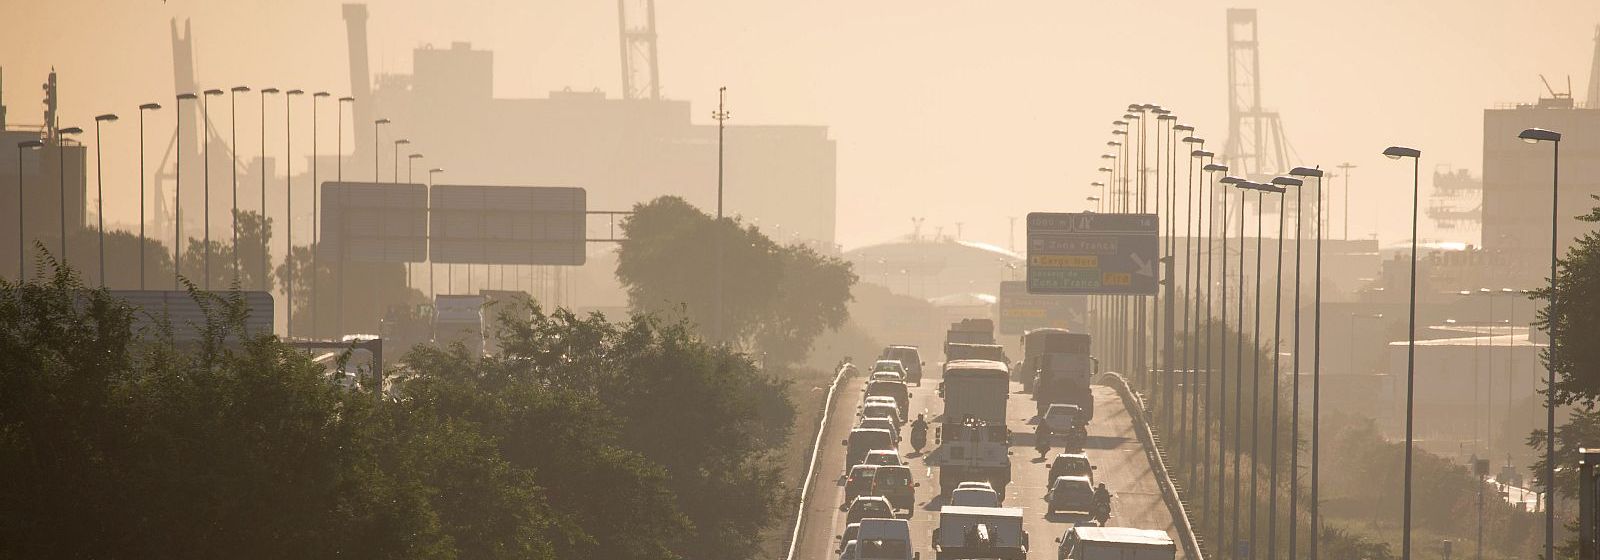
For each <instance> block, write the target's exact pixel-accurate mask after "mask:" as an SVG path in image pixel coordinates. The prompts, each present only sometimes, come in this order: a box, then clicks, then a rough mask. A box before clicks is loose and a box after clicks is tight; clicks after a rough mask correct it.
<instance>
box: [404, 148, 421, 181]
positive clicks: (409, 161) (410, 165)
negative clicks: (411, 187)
mask: <svg viewBox="0 0 1600 560" xmlns="http://www.w3.org/2000/svg"><path fill="white" fill-rule="evenodd" d="M419 159H422V154H411V155H408V156H406V182H407V183H410V182H411V172H412V171H414V170H415V168H416V163H417V160H419Z"/></svg>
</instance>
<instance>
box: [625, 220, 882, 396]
mask: <svg viewBox="0 0 1600 560" xmlns="http://www.w3.org/2000/svg"><path fill="white" fill-rule="evenodd" d="M633 212H634V213H633V215H632V216H631V217H629V218H628V220H627V221H626V222H624V224H623V231H624V232H625V233H626V237H627V239H626V240H624V241H622V243H621V247H620V249H619V251H618V263H617V279H618V280H619V281H621V283H622V285H623V287H624V288H626V289H627V291H628V299H629V301H630V304H631V306H632V307H633V309H635V310H637V311H652V312H665V313H678V314H682V315H683V316H684V317H687V318H688V319H689V320H690V321H691V322H692V323H693V324H694V325H697V327H698V328H699V330H700V331H701V332H702V333H704V335H705V336H706V337H707V338H711V339H714V340H723V341H728V342H733V343H736V344H739V345H741V346H742V347H746V348H750V349H752V350H753V351H755V352H759V353H762V354H764V357H765V359H767V360H770V361H771V362H773V363H777V364H790V363H794V362H797V361H799V360H802V359H804V358H805V356H806V355H807V354H808V353H809V352H810V350H811V344H812V342H813V341H815V340H816V338H817V337H818V336H819V335H821V334H822V333H823V332H824V331H826V330H830V329H836V328H838V327H839V326H841V325H843V324H844V322H845V320H846V319H847V318H848V317H849V310H848V308H847V305H848V303H849V302H850V300H851V296H850V288H851V286H853V285H854V284H855V283H856V280H857V277H856V275H855V273H854V272H853V271H851V269H850V264H849V263H848V262H845V261H844V260H842V259H839V258H837V257H831V256H827V255H823V254H821V253H818V252H817V251H815V250H813V249H812V248H810V247H807V246H804V245H781V244H779V243H776V242H774V241H773V240H772V239H770V238H768V237H767V236H766V235H764V234H762V233H761V230H760V229H759V228H757V227H755V226H753V225H746V224H741V223H740V222H739V221H738V220H736V219H732V218H724V219H722V220H720V221H719V220H717V219H715V218H713V217H711V216H710V215H707V214H706V213H704V212H702V211H700V210H699V209H698V208H695V207H694V206H692V205H690V204H689V203H688V202H686V201H684V200H683V199H682V198H678V197H675V196H664V197H661V198H657V199H655V200H652V201H650V202H646V203H641V204H638V205H635V206H634V209H633ZM719 242H720V247H721V248H720V251H721V253H722V262H723V265H722V272H721V289H722V294H723V296H722V297H723V301H722V317H721V318H722V321H721V329H722V332H721V333H718V332H716V330H717V320H716V319H717V315H716V309H717V304H716V298H717V290H718V274H717V254H718V251H719V249H718V245H719Z"/></svg>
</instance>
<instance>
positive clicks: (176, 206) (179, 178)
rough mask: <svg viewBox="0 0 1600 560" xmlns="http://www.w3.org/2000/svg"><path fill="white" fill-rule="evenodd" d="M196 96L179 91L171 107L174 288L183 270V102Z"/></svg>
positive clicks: (179, 285)
mask: <svg viewBox="0 0 1600 560" xmlns="http://www.w3.org/2000/svg"><path fill="white" fill-rule="evenodd" d="M198 98H199V96H198V95H195V94H193V93H180V94H178V98H177V101H176V102H175V105H176V106H175V107H173V108H174V109H175V110H177V111H178V121H177V122H178V132H177V139H176V142H177V149H176V150H173V151H174V152H176V153H177V154H178V155H177V158H178V159H177V163H176V165H174V166H173V169H172V175H173V177H174V179H173V185H174V187H173V194H172V208H173V212H172V215H173V218H174V219H173V220H172V289H174V290H178V289H182V285H181V284H180V283H179V282H178V277H179V276H181V275H182V273H181V272H180V271H182V270H183V266H182V263H181V262H180V261H179V257H180V256H181V255H183V102H184V101H194V100H195V99H198Z"/></svg>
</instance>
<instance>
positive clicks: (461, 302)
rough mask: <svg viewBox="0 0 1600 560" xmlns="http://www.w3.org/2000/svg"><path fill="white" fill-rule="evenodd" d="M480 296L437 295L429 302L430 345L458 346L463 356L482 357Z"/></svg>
mask: <svg viewBox="0 0 1600 560" xmlns="http://www.w3.org/2000/svg"><path fill="white" fill-rule="evenodd" d="M487 302H488V298H485V297H484V296H463V295H444V294H440V295H437V296H434V298H433V307H434V312H433V342H434V343H435V344H438V345H440V346H445V345H450V344H455V343H457V342H460V343H462V344H464V345H466V347H467V352H468V353H470V354H472V355H474V356H476V355H481V354H483V304H484V303H487Z"/></svg>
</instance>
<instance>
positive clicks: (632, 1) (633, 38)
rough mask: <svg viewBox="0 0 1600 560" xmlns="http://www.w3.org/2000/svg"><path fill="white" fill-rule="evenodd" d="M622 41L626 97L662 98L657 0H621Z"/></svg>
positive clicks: (623, 91) (620, 30) (619, 10)
mask: <svg viewBox="0 0 1600 560" xmlns="http://www.w3.org/2000/svg"><path fill="white" fill-rule="evenodd" d="M617 27H618V30H619V34H618V35H619V38H620V39H621V43H622V98H623V99H649V100H652V101H654V100H659V99H661V74H660V73H659V70H658V68H657V65H656V1H655V0H617Z"/></svg>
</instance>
